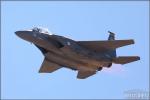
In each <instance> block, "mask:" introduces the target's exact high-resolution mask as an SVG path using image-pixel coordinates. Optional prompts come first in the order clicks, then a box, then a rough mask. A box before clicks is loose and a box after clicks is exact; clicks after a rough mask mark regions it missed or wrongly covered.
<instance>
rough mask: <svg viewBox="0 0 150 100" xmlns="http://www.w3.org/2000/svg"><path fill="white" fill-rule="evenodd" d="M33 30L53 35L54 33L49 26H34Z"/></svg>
mask: <svg viewBox="0 0 150 100" xmlns="http://www.w3.org/2000/svg"><path fill="white" fill-rule="evenodd" d="M32 31H33V32H39V33H44V34H49V35H52V33H51V32H49V31H48V29H47V28H41V27H34V28H33V29H32Z"/></svg>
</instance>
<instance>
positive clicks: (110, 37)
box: [108, 31, 115, 40]
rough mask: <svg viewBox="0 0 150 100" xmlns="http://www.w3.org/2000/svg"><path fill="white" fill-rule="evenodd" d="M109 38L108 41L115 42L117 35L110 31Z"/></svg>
mask: <svg viewBox="0 0 150 100" xmlns="http://www.w3.org/2000/svg"><path fill="white" fill-rule="evenodd" d="M108 33H109V37H108V40H115V33H113V32H110V31H108Z"/></svg>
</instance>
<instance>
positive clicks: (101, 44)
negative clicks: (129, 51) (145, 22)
mask: <svg viewBox="0 0 150 100" xmlns="http://www.w3.org/2000/svg"><path fill="white" fill-rule="evenodd" d="M77 43H78V44H79V45H81V46H83V47H85V48H87V49H90V50H94V51H98V52H103V51H106V50H113V49H116V48H119V47H122V46H126V45H130V44H134V40H132V39H130V40H109V41H77Z"/></svg>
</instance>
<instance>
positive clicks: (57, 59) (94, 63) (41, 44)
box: [16, 30, 111, 70]
mask: <svg viewBox="0 0 150 100" xmlns="http://www.w3.org/2000/svg"><path fill="white" fill-rule="evenodd" d="M16 34H17V35H18V36H19V37H21V38H22V39H24V40H26V41H29V42H32V43H33V44H35V45H36V46H37V47H38V48H40V50H43V51H45V52H42V53H43V55H44V56H45V57H46V58H47V59H48V60H49V61H51V62H54V63H57V64H59V65H61V66H64V67H67V68H71V69H74V70H78V69H88V70H97V69H98V68H99V67H107V66H108V65H110V64H111V57H110V56H109V55H108V54H107V53H99V52H95V51H91V50H88V49H87V48H84V47H82V46H80V45H79V44H77V43H76V41H74V40H71V39H69V38H66V37H63V36H58V35H49V34H45V33H42V32H39V31H33V30H25V31H17V32H16Z"/></svg>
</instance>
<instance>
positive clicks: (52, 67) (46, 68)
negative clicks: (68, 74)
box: [39, 59, 61, 73]
mask: <svg viewBox="0 0 150 100" xmlns="http://www.w3.org/2000/svg"><path fill="white" fill-rule="evenodd" d="M59 68H61V66H60V65H58V64H55V63H52V62H50V61H48V60H47V59H44V61H43V63H42V66H41V68H40V70H39V73H51V72H53V71H56V70H57V69H59Z"/></svg>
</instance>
